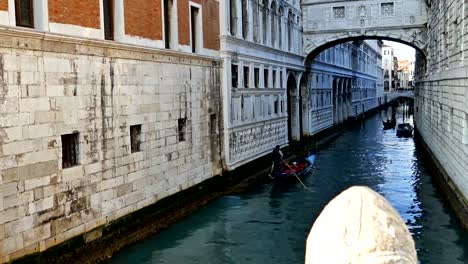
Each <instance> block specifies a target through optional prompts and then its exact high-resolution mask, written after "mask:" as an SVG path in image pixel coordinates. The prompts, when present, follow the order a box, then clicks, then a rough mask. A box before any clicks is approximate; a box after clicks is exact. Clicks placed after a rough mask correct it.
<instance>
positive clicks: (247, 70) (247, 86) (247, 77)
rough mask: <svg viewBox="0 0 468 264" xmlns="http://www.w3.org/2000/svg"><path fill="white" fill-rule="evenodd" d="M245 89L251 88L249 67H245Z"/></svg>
mask: <svg viewBox="0 0 468 264" xmlns="http://www.w3.org/2000/svg"><path fill="white" fill-rule="evenodd" d="M244 88H249V67H248V66H244Z"/></svg>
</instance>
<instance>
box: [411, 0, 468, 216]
mask: <svg viewBox="0 0 468 264" xmlns="http://www.w3.org/2000/svg"><path fill="white" fill-rule="evenodd" d="M467 8H468V6H467V4H466V2H465V1H462V0H454V1H448V2H447V1H443V0H436V1H431V4H430V7H429V9H430V11H429V23H428V30H429V31H428V45H427V47H428V49H427V61H425V60H424V59H423V58H422V57H421V55H419V56H418V61H417V76H416V90H415V96H416V102H415V122H416V125H417V128H418V131H419V133H420V134H421V136H422V138H423V140H424V141H425V143H426V144H427V145H428V147H429V148H430V150H431V152H432V153H433V155H434V156H435V158H436V159H437V160H438V162H439V163H440V164H441V166H442V170H443V171H444V172H443V174H445V176H446V177H447V178H445V180H446V182H447V184H448V185H449V186H450V187H451V188H452V190H451V191H452V192H453V193H455V195H456V196H458V200H459V202H460V204H461V205H462V207H463V206H464V207H465V210H466V209H467V207H468V74H467V72H466V68H467V65H468V63H467V58H466V56H465V54H466V45H465V44H464V43H465V42H466V40H467V37H466V36H467V33H466V31H465V30H463V29H464V28H465V27H466V23H467V21H468V20H467V19H466V14H467V12H466V11H467ZM465 213H466V212H465Z"/></svg>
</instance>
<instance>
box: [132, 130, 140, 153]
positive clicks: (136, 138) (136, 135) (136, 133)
mask: <svg viewBox="0 0 468 264" xmlns="http://www.w3.org/2000/svg"><path fill="white" fill-rule="evenodd" d="M130 149H131V152H132V153H134V152H138V151H141V125H134V126H130Z"/></svg>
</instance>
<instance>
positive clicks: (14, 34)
mask: <svg viewBox="0 0 468 264" xmlns="http://www.w3.org/2000/svg"><path fill="white" fill-rule="evenodd" d="M0 47H2V48H15V49H25V50H32V51H42V52H53V53H65V54H71V55H87V56H99V57H109V58H118V59H136V60H143V61H155V62H167V63H172V64H190V65H193V64H198V65H206V66H217V67H221V63H220V62H221V58H220V57H211V56H206V55H200V54H192V53H187V52H183V51H175V50H163V49H156V48H147V47H141V46H136V45H128V44H122V43H118V42H113V41H106V40H97V39H84V38H77V37H72V36H65V35H58V34H53V33H46V32H38V31H34V30H28V29H20V28H12V27H0Z"/></svg>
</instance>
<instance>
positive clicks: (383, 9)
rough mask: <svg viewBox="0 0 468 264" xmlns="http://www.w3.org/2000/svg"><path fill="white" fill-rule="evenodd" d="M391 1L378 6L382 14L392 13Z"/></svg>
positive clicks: (388, 14)
mask: <svg viewBox="0 0 468 264" xmlns="http://www.w3.org/2000/svg"><path fill="white" fill-rule="evenodd" d="M393 6H394V5H393V3H382V4H381V6H380V11H381V13H382V15H384V16H390V15H393V13H394V8H393Z"/></svg>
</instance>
